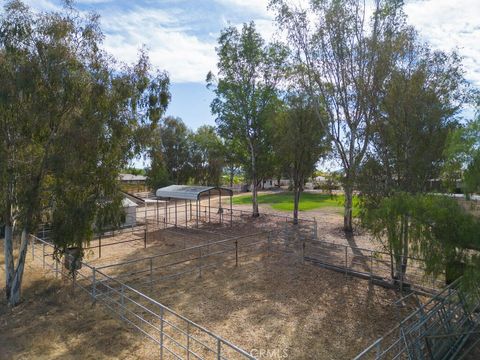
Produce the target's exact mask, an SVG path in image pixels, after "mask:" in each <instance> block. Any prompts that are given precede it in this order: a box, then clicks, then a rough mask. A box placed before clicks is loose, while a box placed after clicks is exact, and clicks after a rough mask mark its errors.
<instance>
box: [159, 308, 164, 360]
mask: <svg viewBox="0 0 480 360" xmlns="http://www.w3.org/2000/svg"><path fill="white" fill-rule="evenodd" d="M163 317H164V313H163V307H161V308H160V360H162V359H163Z"/></svg>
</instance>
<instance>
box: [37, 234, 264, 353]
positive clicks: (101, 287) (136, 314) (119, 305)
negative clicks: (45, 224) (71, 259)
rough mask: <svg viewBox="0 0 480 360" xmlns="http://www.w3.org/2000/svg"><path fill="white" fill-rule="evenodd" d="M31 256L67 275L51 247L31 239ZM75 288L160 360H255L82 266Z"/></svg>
mask: <svg viewBox="0 0 480 360" xmlns="http://www.w3.org/2000/svg"><path fill="white" fill-rule="evenodd" d="M29 248H30V249H31V255H32V257H33V260H34V261H37V263H38V262H40V263H41V264H42V266H43V268H44V269H45V270H46V271H52V272H53V273H54V274H55V275H56V276H58V275H59V274H62V275H64V276H67V275H68V271H67V270H66V269H64V268H63V266H61V264H59V262H58V261H57V260H55V259H54V258H53V256H52V254H53V250H54V247H53V245H52V244H50V243H48V242H46V241H44V240H42V239H40V238H38V237H36V236H33V235H30V245H29ZM73 279H74V280H73V281H74V282H73V284H74V286H75V288H77V289H81V290H82V291H84V292H85V293H87V294H88V295H89V296H90V297H91V298H92V300H93V301H95V302H99V303H102V305H104V306H105V307H106V308H107V309H109V310H110V311H112V312H113V313H114V314H115V315H116V316H118V317H119V318H120V319H121V320H122V321H123V322H125V323H126V324H127V325H128V326H129V327H131V328H133V329H135V330H137V331H138V332H140V333H141V334H143V335H144V336H145V337H147V338H148V339H150V340H151V341H153V342H154V343H155V344H157V345H158V348H159V354H160V358H161V359H199V360H203V359H205V360H207V359H212V360H213V359H217V360H218V359H252V360H254V359H255V358H254V357H253V356H252V355H250V354H249V353H248V352H246V351H245V350H242V349H241V348H239V347H237V346H236V345H234V344H232V343H231V342H229V341H227V340H225V339H223V338H221V337H220V336H218V335H216V334H214V333H213V332H211V331H209V330H207V329H206V328H204V327H202V326H200V325H198V324H196V323H194V322H192V321H190V320H189V319H187V318H186V317H184V316H182V315H179V314H178V313H176V312H175V311H173V310H171V309H170V308H168V307H166V306H164V305H162V304H161V303H159V302H157V301H155V300H154V299H152V298H150V297H148V296H147V295H145V294H143V293H142V292H140V291H138V290H136V289H135V288H133V287H130V286H128V285H126V284H124V283H123V282H121V281H119V280H118V279H114V278H113V277H111V276H108V275H107V274H105V273H103V272H102V271H100V270H98V269H96V268H95V267H93V266H90V265H89V264H87V263H85V262H82V267H81V269H79V270H77V271H76V272H75V276H74V277H73Z"/></svg>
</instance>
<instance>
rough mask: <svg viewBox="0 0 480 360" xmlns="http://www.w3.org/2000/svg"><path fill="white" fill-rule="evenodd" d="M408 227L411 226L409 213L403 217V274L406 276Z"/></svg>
mask: <svg viewBox="0 0 480 360" xmlns="http://www.w3.org/2000/svg"><path fill="white" fill-rule="evenodd" d="M408 228H409V217H408V215H405V216H404V219H403V239H402V244H403V252H402V276H403V277H405V274H406V273H407V264H408Z"/></svg>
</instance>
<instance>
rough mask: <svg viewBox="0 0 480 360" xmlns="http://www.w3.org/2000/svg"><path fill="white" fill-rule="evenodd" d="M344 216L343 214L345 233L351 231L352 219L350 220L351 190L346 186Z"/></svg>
mask: <svg viewBox="0 0 480 360" xmlns="http://www.w3.org/2000/svg"><path fill="white" fill-rule="evenodd" d="M344 192H345V203H344V214H343V229H344V230H345V231H347V232H352V231H353V219H352V205H353V188H351V187H350V186H346V187H345V188H344Z"/></svg>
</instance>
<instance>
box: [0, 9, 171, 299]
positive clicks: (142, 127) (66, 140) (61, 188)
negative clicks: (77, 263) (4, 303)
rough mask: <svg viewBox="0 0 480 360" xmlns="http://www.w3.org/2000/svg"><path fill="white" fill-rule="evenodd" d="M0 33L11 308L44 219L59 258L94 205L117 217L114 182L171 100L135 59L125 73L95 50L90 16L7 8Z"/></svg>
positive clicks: (164, 82) (81, 234) (94, 19)
mask: <svg viewBox="0 0 480 360" xmlns="http://www.w3.org/2000/svg"><path fill="white" fill-rule="evenodd" d="M0 29H1V31H0V124H1V125H0V153H1V154H2V161H1V162H0V175H1V176H0V184H1V188H2V189H6V191H2V193H1V195H0V196H1V198H0V206H1V221H2V222H3V223H4V224H5V228H6V237H5V259H6V274H7V276H6V289H7V291H6V294H7V299H8V301H9V303H10V304H11V305H16V304H18V302H19V301H20V286H21V281H22V276H23V268H24V262H25V255H26V246H27V241H28V239H27V235H28V234H29V233H30V232H31V231H34V230H35V227H36V225H37V223H38V222H40V221H45V220H46V219H49V220H50V221H51V223H52V224H54V228H53V232H52V240H53V241H54V243H55V245H56V247H57V252H58V254H61V253H62V252H63V251H64V250H65V249H66V248H67V247H69V246H81V245H82V244H83V242H85V241H88V239H89V238H90V237H91V235H92V224H93V223H94V221H95V220H96V219H99V218H102V216H101V214H100V212H101V211H102V209H105V208H106V206H99V204H110V206H109V207H110V208H111V209H110V210H109V212H111V211H112V210H118V206H119V201H118V191H117V190H118V182H117V178H118V173H119V171H120V170H121V169H122V168H123V167H125V166H126V165H127V163H128V160H129V159H131V158H132V157H133V156H134V155H135V154H136V153H138V152H139V151H140V150H141V149H142V148H144V146H145V144H146V143H147V142H148V133H149V132H150V130H151V129H152V128H154V127H155V126H156V124H157V123H158V121H159V119H160V117H161V115H162V114H163V112H164V110H165V108H166V106H167V104H168V101H169V98H170V94H169V92H168V85H169V79H168V76H167V75H166V74H165V73H164V72H160V71H152V68H151V65H150V63H149V60H148V56H147V54H146V53H145V52H144V51H143V50H142V51H140V55H139V59H138V61H137V63H135V64H133V65H131V66H129V65H124V64H119V63H116V62H115V61H114V60H113V59H112V58H111V57H110V56H109V55H108V54H106V53H105V52H104V51H102V50H101V41H102V39H103V34H102V32H101V30H100V27H99V23H98V16H97V15H95V14H92V15H83V14H80V13H79V12H78V11H76V10H75V9H74V8H73V7H72V6H71V5H70V3H68V2H67V3H66V5H65V7H64V9H63V10H62V11H59V12H54V13H33V12H31V11H30V10H29V8H28V7H27V6H26V5H24V4H23V3H22V2H20V1H11V2H8V3H7V4H6V5H5V8H4V12H3V14H2V16H1V18H0ZM115 204H116V205H117V206H116V209H114V208H115V206H114V205H115ZM19 231H21V232H22V241H21V246H20V253H19V257H18V259H17V264H16V266H15V264H14V258H13V246H12V243H13V237H14V236H15V235H16V234H17V233H18V232H19Z"/></svg>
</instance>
